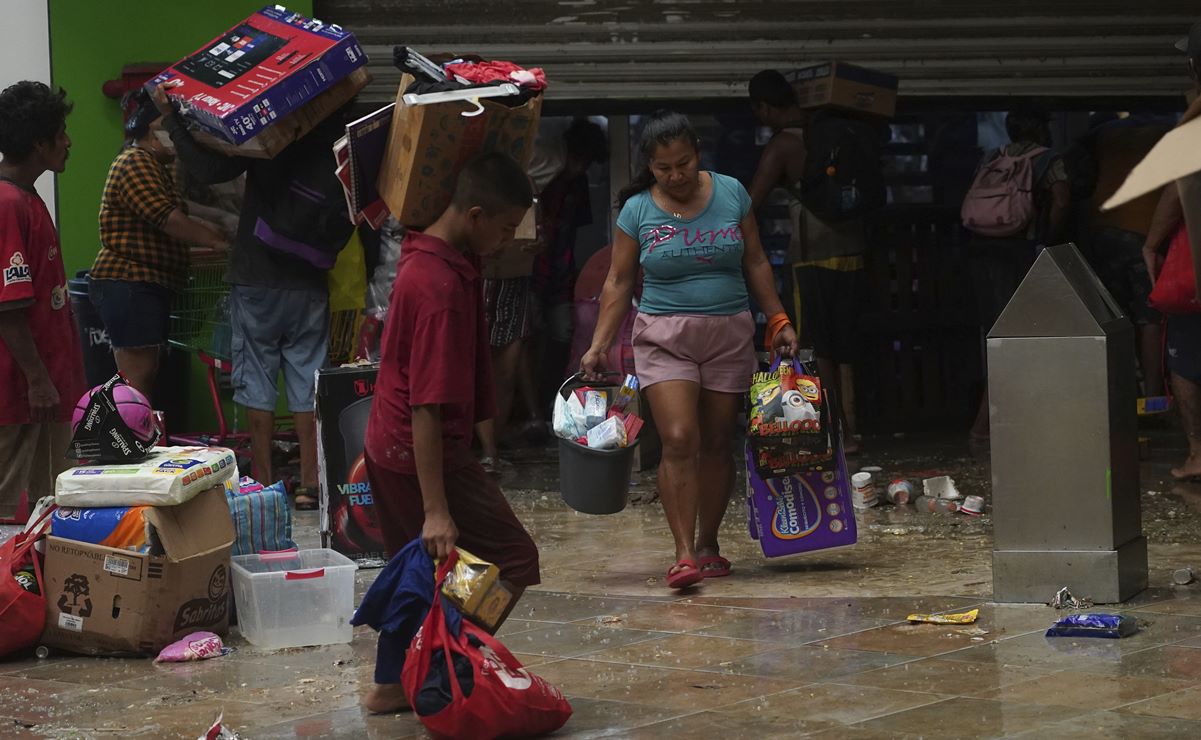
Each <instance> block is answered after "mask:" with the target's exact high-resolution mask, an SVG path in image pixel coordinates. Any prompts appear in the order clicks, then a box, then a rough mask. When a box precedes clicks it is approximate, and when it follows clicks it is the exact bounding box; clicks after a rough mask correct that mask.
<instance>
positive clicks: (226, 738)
mask: <svg viewBox="0 0 1201 740" xmlns="http://www.w3.org/2000/svg"><path fill="white" fill-rule="evenodd" d="M224 721H225V713H224V712H222V713H221V714H218V715H217V721H216V722H214V723H213V725H212V726H211V727H209V728H208V730H206V731H205V733H204V734H203V735H201V736H200V737H199V738H198V740H240V738H241V737H242V736H241V735H239V734H238V733H236V732H234V731H233V730H231V729H229V728H228V727H226V726H225V725H224V724H222V723H223V722H224Z"/></svg>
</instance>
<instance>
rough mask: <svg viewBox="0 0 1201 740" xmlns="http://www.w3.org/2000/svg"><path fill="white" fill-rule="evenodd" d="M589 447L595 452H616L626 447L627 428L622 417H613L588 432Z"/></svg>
mask: <svg viewBox="0 0 1201 740" xmlns="http://www.w3.org/2000/svg"><path fill="white" fill-rule="evenodd" d="M587 438H588V446H589V447H591V448H592V449H594V450H615V449H617V448H618V447H625V446H626V427H625V423H624V422H623V421H622V419H621V418H620V417H617V416H611V417H609V418H608V419H605V420H604V421H603V422H601V423H600V424H598V425H596V426H595V427H593V428H591V429H589V430H588V435H587Z"/></svg>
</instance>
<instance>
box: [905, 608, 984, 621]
mask: <svg viewBox="0 0 1201 740" xmlns="http://www.w3.org/2000/svg"><path fill="white" fill-rule="evenodd" d="M979 616H980V610H979V609H972V610H971V611H970V612H963V613H961V614H910V615H909V616H908V617H905V619H906V620H907V621H910V622H915V623H916V622H924V623H926V624H975V623H976V618H977V617H979Z"/></svg>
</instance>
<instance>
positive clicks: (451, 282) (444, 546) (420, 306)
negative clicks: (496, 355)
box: [364, 154, 539, 712]
mask: <svg viewBox="0 0 1201 740" xmlns="http://www.w3.org/2000/svg"><path fill="white" fill-rule="evenodd" d="M532 202H533V193H532V191H531V188H530V183H529V179H528V178H527V176H526V174H525V172H523V171H522V169H521V167H520V166H519V165H518V164H517V163H516V162H514V161H513V160H512V159H510V158H508V157H507V156H505V155H503V154H485V155H482V156H480V157H478V158H476V159H475V160H473V161H472V162H470V163H469V164H468V165H467V166H466V167H465V168H464V169H463V171H462V172H461V173H460V174H459V178H458V182H457V184H456V186H455V192H454V196H453V198H452V200H451V204H450V207H449V208H447V209H446V212H445V213H443V214H442V215H441V216H440V217H439V218H438V220H437V221H435V222H434V224H433V225H432V226H430V227H429V228H428V229H426V230H425V233H418V232H414V231H410V232H409V233H408V234H407V235H406V236H405V241H404V244H403V246H402V247H401V258H400V263H399V265H398V266H397V270H396V281H395V282H394V283H393V288H392V299H391V303H390V305H389V307H388V318H387V322H386V323H385V325H384V333H383V337H382V340H381V345H380V368H379V376H378V380H377V382H376V388H375V400H374V401H373V402H372V409H371V420H370V421H369V422H368V424H367V439H366V463H367V475H368V479H369V480H370V482H371V490H372V492H373V494H374V497H375V506H376V507H377V509H378V511H379V518H380V526H381V529H382V530H383V535H384V544H385V547H386V549H387V552H388V555H389V557H391V556H392V555H394V554H395V553H396V552H397V551H398V550H400V549H401V548H403V547H404V546H405V545H406V544H408V543H409V542H410V541H412V540H413V539H415V538H417V537H421V539H422V540H423V541H424V543H425V547H426V549H427V550H428V551H429V553H430V555H432V556H433V557H435V558H444V557H446V556H447V555H449V554H450V551H451V550H452V549H453V548H454V547H455V545H456V544H459V545H461V546H462V547H463V548H464V549H466V550H467V551H469V552H471V553H472V554H474V555H477V556H479V557H481V558H483V559H484V560H487V561H489V562H491V563H495V564H496V565H497V566H498V567H499V568H500V574H501V579H502V580H503V581H504V582H505V584H506V586H508V587H509V590H510V591H512V592H513V593H514V596H515V598H514V603H516V600H517V598H520V596H521V594H522V592H523V591H524V590H525V588H526V587H527V586H533V585H535V584H537V583H538V582H539V574H538V548H537V547H536V546H535V545H534V542H533V540H532V539H530V536H529V534H528V533H527V532H526V531H525V528H524V527H522V525H521V522H519V521H518V520H517V517H516V516H515V515H514V514H513V510H512V509H511V508H509V504H508V502H507V501H505V497H504V494H502V493H501V491H500V488H499V487H497V485H496V483H495V482H494V481H493V480H492V478H491V477H489V476H488V474H487V473H486V472H484V469H483V468H482V467H481V466H480V463H479V462H478V461H477V460H476V459H475V456H474V455H472V453H471V436H472V427H473V425H474V424H475V423H476V422H478V421H484V420H487V419H491V418H492V417H493V416H494V415H495V412H496V408H495V401H494V391H493V380H492V367H491V364H490V360H489V354H490V348H489V344H488V327H487V324H486V322H485V320H484V306H483V291H482V286H481V276H480V257H482V256H484V255H487V254H490V253H492V252H495V251H496V250H497V249H499V248H500V246H501V245H502V244H504V243H506V242H510V241H512V240H513V236H514V232H515V231H516V229H517V226H518V224H520V223H521V220H522V218H523V217H524V215H525V212H526V211H527V210H528V209H529V207H530V204H531V203H532ZM381 640H382V638H381ZM380 650H381V652H380V654H379V656H378V658H377V666H376V685H375V687H374V688H373V689H372V691H371V693H370V694H369V695H368V697H367V699H366V700H365V701H364V705H365V706H366V707H367V709H369V710H371V711H373V712H391V711H397V710H400V709H404V708H407V706H408V702H407V701H406V699H405V697H404V691H403V689H402V688H401V686H400V675H399V673H398V672H396V675H390V674H391V673H394V672H395V671H394V670H391V669H388V667H390V666H392V664H393V663H394V660H388V657H387V656H385V655H384V652H385V651H387V650H388V648H387V647H386V646H384V645H383V644H381V646H380ZM381 667H385V670H384V671H381V670H380V669H381ZM381 673H383V674H389V675H381Z"/></svg>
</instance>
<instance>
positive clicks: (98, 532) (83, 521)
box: [50, 506, 153, 553]
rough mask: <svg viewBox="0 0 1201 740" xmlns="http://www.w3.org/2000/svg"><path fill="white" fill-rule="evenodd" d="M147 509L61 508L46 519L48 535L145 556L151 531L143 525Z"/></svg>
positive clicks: (134, 507) (144, 507) (151, 536)
mask: <svg viewBox="0 0 1201 740" xmlns="http://www.w3.org/2000/svg"><path fill="white" fill-rule="evenodd" d="M149 508H150V507H149V506H109V507H96V508H71V507H64V508H59V509H56V510H55V511H54V514H52V515H51V517H50V534H52V535H54V536H55V537H60V538H62V539H64V540H74V541H76V542H87V543H89V544H92V545H101V546H103V547H112V548H115V549H117V550H131V551H133V552H139V553H148V552H150V551H151V549H152V542H153V534H152V532H151V529H152V527H151V526H150V524H149V523H148V522H147V521H146V516H145V512H146V510H147V509H149Z"/></svg>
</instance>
